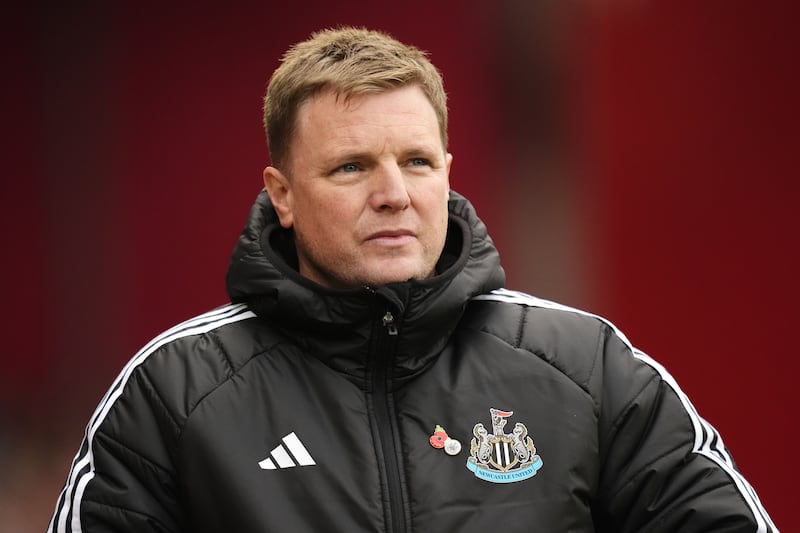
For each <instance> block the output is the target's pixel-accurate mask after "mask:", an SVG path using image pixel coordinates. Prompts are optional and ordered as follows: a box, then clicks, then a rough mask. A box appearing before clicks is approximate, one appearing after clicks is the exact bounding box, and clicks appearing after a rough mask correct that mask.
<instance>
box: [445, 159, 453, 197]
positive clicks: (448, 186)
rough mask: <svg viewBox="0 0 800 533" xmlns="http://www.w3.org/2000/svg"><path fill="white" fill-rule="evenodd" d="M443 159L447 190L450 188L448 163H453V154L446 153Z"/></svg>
mask: <svg viewBox="0 0 800 533" xmlns="http://www.w3.org/2000/svg"><path fill="white" fill-rule="evenodd" d="M445 161H446V165H447V190H448V191H449V190H450V165H452V164H453V154H451V153H449V152H448V153H447V155H446V156H445Z"/></svg>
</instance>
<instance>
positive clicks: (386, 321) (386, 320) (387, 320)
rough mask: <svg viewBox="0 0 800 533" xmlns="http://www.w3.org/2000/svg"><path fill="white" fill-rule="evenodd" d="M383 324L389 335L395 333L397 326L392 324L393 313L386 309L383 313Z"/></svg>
mask: <svg viewBox="0 0 800 533" xmlns="http://www.w3.org/2000/svg"><path fill="white" fill-rule="evenodd" d="M382 320H383V326H384V327H385V328H386V329H387V331H388V332H389V335H397V326H395V325H394V315H393V314H392V313H391V312H390V311H386V314H385V315H383V319H382Z"/></svg>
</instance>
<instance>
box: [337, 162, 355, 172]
mask: <svg viewBox="0 0 800 533" xmlns="http://www.w3.org/2000/svg"><path fill="white" fill-rule="evenodd" d="M339 169H340V170H341V171H342V172H358V165H356V164H355V163H347V164H344V165H342V166H341V167H339Z"/></svg>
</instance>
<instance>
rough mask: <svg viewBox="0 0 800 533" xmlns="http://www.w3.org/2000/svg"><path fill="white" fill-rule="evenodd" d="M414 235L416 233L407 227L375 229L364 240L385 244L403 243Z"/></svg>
mask: <svg viewBox="0 0 800 533" xmlns="http://www.w3.org/2000/svg"><path fill="white" fill-rule="evenodd" d="M415 237H416V234H415V233H414V232H413V231H411V230H407V229H394V230H383V231H376V232H375V233H371V234H370V235H369V236H367V238H366V239H365V241H366V242H373V243H379V244H386V245H399V244H405V243H406V242H408V241H409V240H411V239H413V238H415Z"/></svg>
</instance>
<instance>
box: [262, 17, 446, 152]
mask: <svg viewBox="0 0 800 533" xmlns="http://www.w3.org/2000/svg"><path fill="white" fill-rule="evenodd" d="M410 84H418V85H419V87H420V88H421V89H422V92H423V93H424V94H425V96H426V97H427V98H428V100H429V101H430V102H431V105H432V106H433V109H434V112H435V113H436V117H437V120H438V123H439V134H440V136H441V139H442V146H443V147H444V148H445V149H447V95H446V94H445V92H444V85H443V82H442V75H441V73H440V72H439V71H438V69H437V68H436V67H435V66H434V65H433V64H432V63H431V62H430V61H429V60H428V54H427V53H426V52H424V51H422V50H420V49H418V48H415V47H414V46H409V45H406V44H403V43H401V42H399V41H397V40H396V39H394V38H393V37H391V36H390V35H388V34H386V33H383V32H380V31H374V30H367V29H364V28H353V27H342V28H337V29H326V30H322V31H319V32H315V33H313V34H312V35H311V37H310V38H309V39H307V40H305V41H302V42H299V43H297V44H295V45H294V46H292V47H291V48H290V49H289V50H288V51H287V52H286V54H284V56H283V58H282V59H281V65H280V66H279V67H278V68H277V69H276V70H275V72H274V73H273V74H272V78H271V79H270V81H269V85H268V86H267V91H266V95H265V96H264V129H265V130H266V133H267V145H268V148H269V152H270V158H271V160H272V164H273V165H274V166H276V167H281V166H283V165H284V164H285V163H286V159H287V157H288V155H289V143H290V140H291V136H292V133H293V131H294V128H295V123H296V119H297V112H298V110H299V108H300V106H301V105H302V104H303V103H304V102H305V101H307V100H308V99H309V98H311V97H313V96H314V95H316V94H318V93H319V92H320V91H323V90H332V91H333V92H334V93H335V94H336V95H337V96H342V97H343V98H344V99H345V101H347V100H348V99H349V98H350V97H351V96H354V95H361V94H366V93H379V92H384V91H387V90H391V89H393V88H397V87H402V86H405V85H410Z"/></svg>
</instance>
